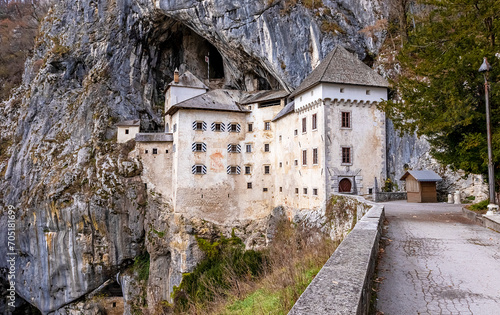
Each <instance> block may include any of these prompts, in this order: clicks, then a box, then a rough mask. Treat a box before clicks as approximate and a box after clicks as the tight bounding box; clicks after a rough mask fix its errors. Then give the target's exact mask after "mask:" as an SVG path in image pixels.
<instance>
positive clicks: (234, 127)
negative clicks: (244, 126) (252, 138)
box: [227, 123, 241, 132]
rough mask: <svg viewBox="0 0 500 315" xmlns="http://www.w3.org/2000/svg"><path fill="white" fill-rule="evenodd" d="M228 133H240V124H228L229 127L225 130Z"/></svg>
mask: <svg viewBox="0 0 500 315" xmlns="http://www.w3.org/2000/svg"><path fill="white" fill-rule="evenodd" d="M227 131H228V132H240V131H241V126H240V124H236V123H231V124H229V127H228V128H227Z"/></svg>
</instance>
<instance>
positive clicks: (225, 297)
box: [183, 221, 340, 315]
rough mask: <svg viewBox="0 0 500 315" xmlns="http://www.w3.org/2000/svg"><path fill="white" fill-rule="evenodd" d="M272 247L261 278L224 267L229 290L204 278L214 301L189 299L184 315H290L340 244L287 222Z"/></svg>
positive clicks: (279, 230) (227, 266)
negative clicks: (244, 274)
mask: <svg viewBox="0 0 500 315" xmlns="http://www.w3.org/2000/svg"><path fill="white" fill-rule="evenodd" d="M277 231H278V232H277V233H276V235H275V237H274V239H273V241H272V243H271V245H270V246H269V247H268V248H267V249H266V250H265V251H264V252H263V254H264V262H263V265H262V272H261V274H260V276H259V277H252V276H250V273H247V276H244V277H241V271H238V270H236V269H235V268H233V266H230V265H226V266H224V272H223V274H224V277H225V278H226V280H228V281H227V282H228V283H230V285H229V286H228V287H221V286H220V285H217V282H216V281H213V282H211V281H212V280H211V278H210V277H203V279H202V282H203V283H202V286H203V287H205V288H210V291H211V292H210V296H212V297H213V298H212V299H211V300H210V301H207V300H204V301H200V300H199V299H196V298H192V297H189V296H186V297H187V299H188V301H189V303H188V304H189V305H188V308H187V309H184V311H183V313H184V314H186V313H187V314H252V315H255V314H286V313H287V312H288V311H289V310H290V309H291V308H292V306H293V304H294V303H295V301H296V300H297V299H298V298H299V297H300V295H301V294H302V292H303V291H304V290H305V289H306V287H307V286H308V285H309V283H310V282H311V280H312V279H313V278H314V276H315V275H316V274H317V272H318V271H319V270H320V269H321V267H322V266H323V265H324V263H325V262H326V260H328V258H329V257H330V256H331V255H332V253H333V252H334V251H335V249H336V248H337V246H338V244H339V243H340V242H334V241H332V240H330V239H328V238H327V237H326V236H324V235H323V234H322V233H321V232H320V231H318V230H315V229H310V228H304V227H302V226H293V225H292V224H291V223H290V222H288V221H283V222H281V223H280V224H279V226H278V230H277Z"/></svg>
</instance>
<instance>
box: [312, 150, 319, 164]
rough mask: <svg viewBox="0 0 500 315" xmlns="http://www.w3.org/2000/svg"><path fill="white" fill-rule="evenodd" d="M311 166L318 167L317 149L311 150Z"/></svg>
mask: <svg viewBox="0 0 500 315" xmlns="http://www.w3.org/2000/svg"><path fill="white" fill-rule="evenodd" d="M313 165H318V148H314V149H313Z"/></svg>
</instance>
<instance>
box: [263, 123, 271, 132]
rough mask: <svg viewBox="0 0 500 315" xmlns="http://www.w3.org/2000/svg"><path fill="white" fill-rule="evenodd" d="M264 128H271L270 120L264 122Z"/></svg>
mask: <svg viewBox="0 0 500 315" xmlns="http://www.w3.org/2000/svg"><path fill="white" fill-rule="evenodd" d="M264 130H271V122H270V121H265V122H264Z"/></svg>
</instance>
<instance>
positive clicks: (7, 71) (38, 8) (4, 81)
mask: <svg viewBox="0 0 500 315" xmlns="http://www.w3.org/2000/svg"><path fill="white" fill-rule="evenodd" d="M47 7H48V1H39V0H32V1H20V0H14V1H11V0H0V101H2V100H5V99H7V98H8V96H9V94H10V91H11V89H12V88H14V87H17V86H19V85H20V84H21V80H22V76H23V72H24V62H25V61H26V58H27V57H28V56H29V55H30V54H31V52H32V50H33V45H34V41H35V36H36V35H37V33H38V25H39V23H40V21H41V19H42V18H43V17H44V15H45V12H46V11H47Z"/></svg>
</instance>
